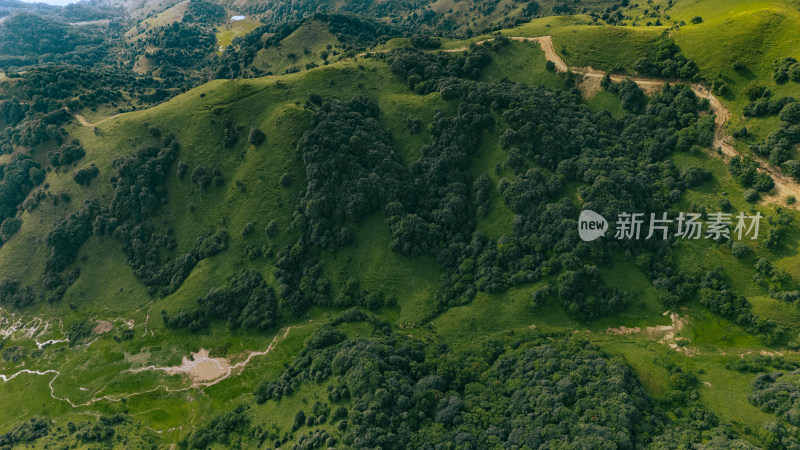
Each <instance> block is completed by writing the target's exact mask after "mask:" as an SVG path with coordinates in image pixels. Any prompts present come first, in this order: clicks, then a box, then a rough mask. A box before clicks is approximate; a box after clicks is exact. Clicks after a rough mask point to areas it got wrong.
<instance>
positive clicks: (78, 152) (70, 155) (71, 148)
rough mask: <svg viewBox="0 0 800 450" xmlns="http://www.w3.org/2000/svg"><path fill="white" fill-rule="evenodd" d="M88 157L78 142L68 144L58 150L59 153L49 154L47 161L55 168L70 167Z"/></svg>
mask: <svg viewBox="0 0 800 450" xmlns="http://www.w3.org/2000/svg"><path fill="white" fill-rule="evenodd" d="M84 156H86V151H85V150H84V149H83V147H82V146H81V143H80V142H78V141H77V140H73V141H72V142H69V143H66V144H64V145H62V146H61V147H59V148H58V151H54V152H49V153H48V154H47V160H48V162H50V164H51V165H52V166H54V167H57V166H68V165H70V164H72V163H74V162H75V161H77V160H79V159H81V158H83V157H84Z"/></svg>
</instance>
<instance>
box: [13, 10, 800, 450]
mask: <svg viewBox="0 0 800 450" xmlns="http://www.w3.org/2000/svg"><path fill="white" fill-rule="evenodd" d="M540 3H541V5H540V8H551V7H552V6H553V5H549V4H546V2H540ZM584 3H586V5H583V4H582V5H583V6H582V7H581V9H582V8H583V7H586V8H588V9H587V10H586V11H585V13H586V14H583V15H564V16H549V15H548V16H546V17H541V18H536V19H533V20H532V21H530V22H528V23H525V24H522V25H519V26H518V27H517V28H507V29H504V30H502V34H503V35H506V36H509V37H516V38H523V37H538V36H552V41H553V49H554V50H555V53H556V54H557V55H558V56H559V57H561V58H563V60H564V61H565V62H566V63H567V64H568V65H569V66H570V67H586V66H591V67H592V68H594V69H598V70H604V71H613V72H615V73H617V74H630V75H633V74H639V75H647V76H649V77H655V78H658V79H662V78H664V79H670V80H673V79H674V78H686V77H681V76H680V75H682V74H686V73H690V74H691V75H690V77H691V78H692V80H683V82H673V83H672V84H671V85H668V86H664V87H660V88H659V89H656V90H655V92H650V93H649V96H646V95H645V94H644V93H643V92H642V90H640V88H639V87H637V85H636V84H635V83H632V82H625V81H619V82H613V81H611V80H610V79H606V80H604V81H601V82H600V83H601V85H600V86H595V87H591V88H587V85H586V84H585V81H581V79H580V77H577V79H576V77H575V75H574V73H572V72H568V73H563V72H559V71H557V70H555V67H551V66H550V64H548V61H552V56H548V55H547V54H546V53H545V52H544V51H543V50H542V47H541V46H540V44H539V43H538V42H532V41H521V40H513V39H512V40H507V39H503V38H502V37H498V36H492V35H488V34H487V35H483V36H475V37H472V38H470V39H468V40H456V39H442V46H443V47H444V48H445V49H448V51H443V52H442V51H438V50H435V49H423V50H421V49H419V48H414V47H413V46H412V45H411V42H416V43H417V47H420V46H421V45H419V41H415V40H412V39H409V38H396V39H392V40H387V41H386V42H383V43H380V44H379V45H377V46H376V47H374V48H373V49H372V50H373V51H371V52H365V53H364V54H358V55H356V54H355V51H352V50H353V48H350V47H347V48H344V47H342V46H341V45H342V41H340V40H338V38H337V36H336V33H335V32H334V31H332V29H331V28H330V24H329V23H328V24H326V22H324V21H320V20H311V21H306V22H303V23H299V22H298V23H296V24H294V25H292V26H291V27H290V28H292V29H291V32H289V30H288V29H285V30H283V31H282V32H285V33H286V36H281V38H280V40H279V43H277V45H267V46H262V47H261V48H260V49H259V50H258V51H257V52H256V53H255V54H254V59H253V60H252V61H253V62H252V64H250V65H249V66H250V67H255V68H256V69H257V70H256V71H253V72H252V73H250V74H249V75H253V74H255V73H256V72H260V73H266V72H272V73H274V74H276V75H270V76H264V77H256V78H247V79H226V80H221V79H220V80H214V81H210V82H208V83H205V84H202V85H200V86H199V87H196V88H194V89H190V90H187V91H186V92H183V93H180V94H179V95H176V96H174V97H172V98H171V99H169V100H168V101H165V102H163V103H160V104H158V105H156V106H154V107H151V108H147V109H141V110H138V111H133V112H125V113H122V114H118V115H115V116H108V117H106V118H101V117H96V116H90V118H91V119H92V121H94V122H95V123H94V124H88V126H85V125H86V124H83V125H82V124H81V121H79V120H78V119H77V118H73V117H72V116H70V115H68V114H67V111H65V110H64V109H63V107H59V108H57V109H53V110H52V111H50V112H48V113H47V115H45V114H42V115H33V114H32V113H30V114H29V112H31V111H34V110H35V109H32V108H34V106H33V105H35V104H36V100H35V99H34V98H33V97H31V98H30V99H28V98H26V97H25V95H27V94H25V93H19V94H18V93H14V94H13V95H15V96H17V97H19V98H21V99H22V102H21V103H19V105H17V104H16V103H13V102H12V101H9V100H6V101H5V102H4V103H3V107H2V110H0V112H2V114H3V116H2V120H3V124H4V126H7V131H6V133H5V136H4V138H3V143H2V144H7V145H2V144H0V145H2V148H3V149H4V153H7V154H5V155H2V159H0V174H2V176H3V178H2V183H0V239H2V241H0V242H2V246H0V274H1V275H0V308H2V309H0V337H2V340H0V356H1V357H2V360H0V405H2V406H3V408H0V447H4V446H9V447H14V446H24V445H33V446H35V447H37V448H38V447H45V446H47V447H50V446H53V445H74V446H91V445H99V446H112V447H122V448H130V447H160V446H168V445H170V444H178V445H179V446H180V447H181V448H187V447H191V448H195V447H197V448H207V447H220V448H221V447H240V448H251V447H266V448H277V447H284V448H286V447H289V446H292V445H296V446H297V448H317V447H326V448H327V447H335V448H352V447H370V448H374V447H377V446H381V447H386V448H412V447H413V448H427V447H426V446H428V447H430V448H433V446H435V445H436V444H437V443H445V444H448V443H453V445H455V446H460V447H463V448H487V447H498V446H503V445H505V446H518V447H530V448H533V447H540V446H542V447H554V446H559V445H566V446H584V447H591V448H594V447H599V446H605V445H608V446H630V447H653V448H663V447H670V446H687V447H688V446H690V445H691V446H706V447H710V448H717V447H719V448H724V447H737V448H749V446H754V447H772V448H790V447H792V446H796V445H798V444H797V441H798V439H800V434H798V428H797V427H798V426H800V423H798V422H797V420H796V417H795V415H794V413H793V412H794V411H795V409H796V407H795V405H794V400H792V398H793V397H791V396H790V395H789V394H788V393H789V392H794V390H796V382H795V381H796V380H795V378H796V374H795V373H794V372H795V371H796V370H797V369H798V368H800V358H798V357H797V352H796V349H797V348H798V335H799V334H800V313H799V312H798V309H797V303H796V302H797V299H798V297H800V295H798V294H797V292H798V291H800V289H798V284H797V280H798V279H800V272H798V267H799V266H798V258H800V256H799V255H798V251H797V250H798V244H797V243H798V236H800V228H798V223H800V222H798V220H797V219H798V217H797V215H798V212H797V211H796V210H795V209H794V205H776V204H773V203H772V202H771V200H770V197H769V193H770V189H771V187H765V188H763V189H760V191H761V194H759V193H758V192H756V191H753V192H755V195H756V199H753V198H749V196H750V195H752V193H751V192H749V191H750V190H752V189H751V188H755V187H758V186H761V187H763V186H762V185H759V184H758V183H764V182H765V181H764V176H760V175H758V172H756V170H755V168H754V166H747V162H746V161H747V160H745V162H743V163H739V164H740V165H738V166H737V165H736V164H737V163H736V162H734V163H731V162H730V161H731V160H723V158H721V157H720V153H718V152H716V151H715V149H714V148H713V145H712V143H713V142H714V133H715V129H714V122H713V117H712V115H713V110H712V109H710V108H709V106H708V102H704V101H702V99H700V98H698V97H697V96H695V94H694V93H693V92H692V90H691V89H690V87H689V85H688V84H689V83H704V84H706V85H708V86H709V88H710V89H712V90H713V91H714V92H715V93H716V94H717V95H718V97H719V98H721V99H722V102H723V104H724V106H725V107H727V109H728V110H730V112H731V119H730V124H729V125H728V126H727V129H725V130H722V132H723V133H733V132H735V131H737V130H739V129H740V128H741V127H744V126H746V127H747V128H748V130H749V131H750V133H749V136H745V135H742V134H739V133H737V136H738V137H737V138H735V139H734V138H728V139H729V141H730V142H731V143H732V144H734V146H735V148H736V150H738V151H741V152H742V153H743V154H745V155H747V154H752V155H758V156H760V157H761V158H763V160H764V161H766V162H767V163H772V162H776V164H777V165H779V166H780V167H782V168H784V169H785V170H786V171H787V173H788V172H789V170H790V169H791V167H792V164H791V161H792V160H794V159H795V156H794V152H795V151H796V150H795V149H794V146H795V144H794V141H791V142H790V143H789V144H787V145H790V146H791V150H792V152H791V154H790V155H788V157H787V158H786V159H785V160H783V161H777V160H775V161H774V160H773V157H774V155H773V154H772V153H773V149H774V148H775V147H776V146H777V145H778V144H776V143H774V142H771V141H769V139H770V138H769V137H768V136H769V135H770V133H773V132H775V130H783V131H781V132H782V133H784V134H782V135H780V136H778V137H781V138H784V139H787V142H789V140H790V139H792V136H795V134H796V133H795V131H793V127H796V126H794V125H791V124H790V123H789V121H787V120H782V119H784V118H786V117H788V116H787V115H786V114H785V113H781V114H780V115H778V114H772V115H766V116H759V117H743V115H744V114H745V111H746V110H749V109H748V108H752V107H751V106H750V104H751V101H750V99H745V96H746V95H747V94H746V93H747V92H751V91H752V89H753V88H752V87H749V86H753V85H758V86H764V87H766V88H767V89H769V90H770V91H772V96H771V97H763V98H767V99H768V100H766V101H772V100H770V99H777V98H780V97H783V96H788V97H797V96H798V95H800V94H797V93H795V90H796V89H797V86H800V85H799V84H797V82H795V81H792V80H791V78H789V79H788V80H786V81H780V82H778V81H776V80H775V79H774V74H775V71H774V70H773V67H774V66H773V61H775V60H780V59H783V58H785V57H800V56H799V55H795V54H794V53H793V52H794V50H793V49H794V47H793V46H792V44H791V42H790V41H791V37H790V36H791V33H792V32H796V30H797V26H796V24H795V18H796V16H797V14H798V13H797V10H796V8H791V7H790V6H791V4H790V3H789V2H786V3H783V2H756V1H745V0H742V1H740V2H733V3H726V4H725V8H729V10H725V9H724V8H720V7H719V2H714V1H711V0H705V1H695V2H689V1H687V2H681V1H678V2H653V3H651V4H648V5H652V6H647V7H645V6H644V5H627V6H625V7H622V6H619V7H617V8H615V9H613V10H612V9H611V6H607V5H606V3H609V4H610V3H614V4H616V2H605V3H603V2H584ZM601 3H602V5H606V6H605V7H608V8H609V9H608V10H605V8H603V7H600V6H602V5H601ZM656 5H657V6H658V8H655V6H656ZM555 6H556V7H557V6H558V5H555ZM566 6H567V7H569V5H566ZM250 7H252V8H255V9H257V8H258V7H259V6H258V5H255V4H253V5H250ZM435 7H436V8H437V11H438V10H446V9H449V8H451V7H452V8H453V12H450V13H447V14H451V15H452V17H453V18H456V17H457V18H458V21H459V23H466V22H467V21H465V20H464V19H463V17H462V16H459V15H458V14H460V12H461V11H462V8H464V5H460V4H458V3H456V4H454V5H441V4H436V5H435ZM442 8H444V9H442ZM496 8H497V10H498V11H501V12H503V11H506V12H507V11H511V12H513V11H516V10H517V9H520V8H525V6H524V5H522V4H517V3H508V4H507V3H504V2H500V3H498V4H497V6H496ZM618 10H619V11H624V14H622V18H617V19H613V18H612V16H611V15H612V13H615V12H616V11H618ZM542 11H544V12H540V14H542V15H546V14H549V11H547V10H544V9H543V10H542ZM262 12H263V11H262ZM295 12H297V11H295ZM565 12H566V11H565ZM570 12H573V13H578V12H581V11H579V10H574V8H571V7H570ZM481 14H482V15H481V17H483V18H484V19H485V20H487V21H495V20H498V19H497V18H495V16H493V15H492V14H494V13H488V12H485V13H481ZM498 14H499V13H498ZM602 14H608V16H607V17H606V19H603V20H608V21H609V22H611V21H612V19H613V21H614V22H615V23H619V24H620V25H618V26H612V25H609V24H598V22H600V20H595V17H600V16H601V15H602ZM375 15H377V13H375ZM667 15H668V16H670V17H669V18H667V17H666V16H667ZM626 16H627V17H626ZM695 16H700V17H702V21H697V22H698V23H692V20H691V19H692V18H693V17H695ZM378 17H379V18H380V17H383V16H379V15H378ZM444 17H449V16H448V15H445V16H444ZM498 17H499V16H498ZM615 17H616V16H615ZM453 20H456V19H453ZM655 20H659V21H660V22H661V25H655V24H654V23H651V25H650V26H647V25H643V22H647V21H651V22H655ZM681 21H684V22H685V23H684V24H681ZM503 23H506V22H503ZM623 24H624V25H623ZM634 24H636V25H634ZM664 33H666V34H664ZM490 38H491V39H493V40H491V41H488V42H484V41H486V40H487V39H490ZM259 39H261V37H259ZM239 42H240V43H244V42H245V41H239ZM477 42H484V43H483V44H480V45H478V44H477ZM673 44H676V45H677V47H674V46H673ZM337 46H339V47H337ZM245 47H246V45H242V46H241V47H240V49H239V50H237V51H241V49H244V48H245ZM329 47H330V48H329ZM254 48H255V47H254ZM336 49H340V50H341V53H340V54H337V55H333V54H332V53H333V51H335V50H336ZM346 50H350V52H349V53H348V52H347V51H346ZM226 52H227V50H226ZM324 52H329V53H327V54H328V58H325V57H323V53H324ZM242 54H243V53H235V52H232V53H231V55H233V56H231V58H233V59H231V60H234V59H235V58H238V57H239V56H241V55H242ZM290 55H294V58H292V57H290ZM643 58H644V62H643V61H642V59H643ZM326 59H328V61H327V63H326ZM692 62H693V63H692ZM646 63H647V64H646ZM734 63H738V64H736V67H734ZM648 64H649V65H648ZM295 70H297V72H296V73H287V72H295ZM643 70H648V71H649V72H646V73H645V72H642V71H643ZM681 70H683V71H681ZM787 70H790V69H787ZM656 71H658V73H657V72H656ZM277 74H281V75H277ZM675 74H677V75H675ZM620 76H621V75H620ZM43 77H44V75H43ZM587 78H588V77H587ZM598 78H599V77H598ZM12 79H13V80H19V81H18V82H17V83H19V84H18V85H17V87H19V86H23V87H24V86H27V84H25V83H29V82H30V81H29V80H31V78H24V77H23V78H12ZM135 80H141V78H135ZM673 81H674V80H673ZM131 82H132V83H133V82H134V81H131ZM135 82H137V83H138V82H141V81H135ZM5 83H6V84H5V85H4V89H5V90H6V91H5V92H6V93H7V94H8V93H9V92H20V91H12V90H11V89H14V86H15V85H13V84H11V83H9V82H8V81H5ZM119 83H120V85H124V83H125V82H124V81H120V82H119ZM63 89H65V92H67V91H68V89H71V88H69V87H68V86H66V85H64V87H63ZM581 89H583V90H581ZM69 92H72V91H69ZM86 101H87V102H88V100H86ZM28 105H31V106H30V107H29V106H28ZM59 105H60V104H59ZM37 107H41V106H37ZM42 108H44V107H42ZM68 111H77V109H75V108H72V107H70V109H69V110H68ZM101 113H102V111H100V112H99V113H98V112H96V113H95V114H96V115H97V116H99V115H100V114H101ZM23 117H24V118H23ZM84 121H85V119H84ZM54 123H55V124H56V125H53V124H54ZM48 124H50V125H51V127H50V128H48V126H47V125H48ZM59 127H61V128H63V130H64V131H63V132H61V131H59ZM773 136H775V135H774V134H773ZM773 140H775V141H777V140H778V139H777V138H775V139H773ZM762 141H763V142H767V144H764V145H768V146H770V147H769V148H770V151H768V152H766V153H764V150H763V149H762V147H759V143H760V142H762ZM780 145H783V144H780ZM787 160H788V161H789V162H786V161H787ZM790 175H791V173H790ZM759 177H760V178H759ZM789 182H791V180H789V181H787V183H789ZM759 195H761V196H762V197H761V199H760V200H759V199H758V196H759ZM765 196H766V197H767V198H766V199H765V198H764V197H765ZM582 209H591V210H594V211H597V212H599V213H600V214H602V215H603V216H604V217H606V218H608V219H609V221H611V222H616V221H615V220H614V219H616V218H617V214H619V213H622V212H642V213H647V214H646V216H647V217H649V213H653V214H661V212H662V211H668V212H669V213H670V217H672V218H676V217H677V215H678V213H680V212H685V213H690V212H691V213H701V214H708V213H714V212H719V211H724V212H727V213H730V214H731V215H732V217H733V219H732V220H735V216H736V215H737V214H739V213H740V212H742V213H744V214H746V215H752V214H755V213H759V214H761V215H762V216H764V217H765V218H764V220H762V222H761V229H760V235H759V238H758V239H755V240H751V239H749V238H746V239H737V238H736V237H735V236H734V237H732V238H731V239H723V240H717V241H715V240H712V239H705V238H704V239H698V240H690V239H681V238H678V237H674V236H673V237H671V238H670V239H665V240H662V239H658V238H654V239H644V236H642V239H639V240H619V239H615V238H614V237H612V235H611V233H608V234H607V235H606V236H607V237H606V238H602V239H599V240H597V241H592V242H583V241H581V240H580V239H579V237H578V233H577V230H576V228H577V226H578V220H577V219H578V214H579V212H580V211H581V210H582ZM705 218H708V216H705ZM733 225H735V223H734V224H733ZM733 225H732V226H733ZM734 234H735V233H734ZM657 237H658V236H657Z"/></svg>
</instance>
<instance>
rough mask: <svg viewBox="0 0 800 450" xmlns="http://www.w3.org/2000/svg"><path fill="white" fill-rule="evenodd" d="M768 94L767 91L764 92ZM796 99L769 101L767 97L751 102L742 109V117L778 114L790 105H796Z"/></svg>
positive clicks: (787, 98) (782, 98) (784, 98)
mask: <svg viewBox="0 0 800 450" xmlns="http://www.w3.org/2000/svg"><path fill="white" fill-rule="evenodd" d="M765 92H767V93H768V92H769V91H765ZM796 102H797V99H795V98H793V97H781V98H776V99H771V98H770V97H769V95H765V96H762V97H759V98H757V99H756V100H753V101H752V102H750V103H749V104H747V106H745V107H744V111H743V113H744V115H745V116H749V117H764V116H772V115H775V114H779V113H780V112H781V110H783V108H784V107H785V106H787V105H789V104H790V103H796Z"/></svg>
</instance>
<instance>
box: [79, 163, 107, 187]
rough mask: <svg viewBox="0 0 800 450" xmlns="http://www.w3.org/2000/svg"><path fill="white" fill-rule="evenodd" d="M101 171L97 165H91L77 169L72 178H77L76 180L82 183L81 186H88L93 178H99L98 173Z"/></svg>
mask: <svg viewBox="0 0 800 450" xmlns="http://www.w3.org/2000/svg"><path fill="white" fill-rule="evenodd" d="M99 173H100V170H99V169H98V168H97V167H95V166H89V167H86V168H83V169H80V170H78V171H76V172H75V173H74V174H73V175H72V179H73V180H75V182H76V183H78V184H80V185H81V186H88V185H89V183H91V182H92V180H94V179H95V178H97V174H99Z"/></svg>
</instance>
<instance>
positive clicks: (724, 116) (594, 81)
mask: <svg viewBox="0 0 800 450" xmlns="http://www.w3.org/2000/svg"><path fill="white" fill-rule="evenodd" d="M508 38H509V39H511V40H513V41H518V42H536V43H538V44H539V46H540V47H541V48H542V51H544V55H545V58H546V59H547V60H548V61H551V62H553V64H555V67H556V71H558V72H566V71H571V72H574V73H576V74H579V75H580V80H579V81H578V87H579V88H580V89H581V91H582V92H584V94H585V95H588V96H591V95H592V94H594V93H596V92H598V91H599V90H600V89H601V87H600V82H601V81H602V79H603V77H605V76H606V72H604V71H602V70H597V69H594V68H592V67H570V66H568V65H567V63H566V62H565V61H564V60H563V59H562V58H561V56H559V54H558V53H557V52H556V50H555V48H554V47H553V38H552V37H551V36H536V37H527V36H508ZM493 40H494V38H491V39H485V40H482V41H478V42H476V44H479V45H480V44H483V43H486V42H491V41H493ZM468 49H469V47H466V46H465V47H459V48H453V49H447V50H444V51H445V52H449V53H453V52H462V51H466V50H468ZM388 51H389V50H382V51H376V52H364V53H359V54H357V55H356V57H364V56H366V55H367V54H369V53H371V54H375V53H386V52H388ZM609 76H610V78H611V80H612V81H615V82H620V81H623V80H631V81H633V82H634V83H636V84H637V85H638V86H639V87H640V88H641V89H642V90H643V91H645V93H648V94H649V93H653V92H656V91H658V90H659V89H661V87H662V86H663V85H664V84H665V83H686V82H685V81H681V80H666V79H659V78H647V77H635V76H628V75H613V74H612V75H609ZM689 86H690V87H691V88H692V90H693V91H694V93H695V94H696V95H697V96H698V97H700V98H704V99H707V100H708V102H709V105H710V106H711V110H712V111H713V112H714V114H715V115H716V119H715V129H714V141H713V146H714V147H715V148H718V149H719V150H720V151H721V153H722V158H723V160H725V161H727V160H729V159H730V158H732V157H734V156H742V154H741V153H740V152H739V151H738V150H736V148H735V147H734V146H733V145H731V144H730V141H731V138H730V136H729V135H728V134H727V132H726V131H725V124H727V122H728V119H729V118H730V112H729V111H728V109H727V108H726V107H725V106H724V105H723V104H722V103H721V102H720V101H719V99H718V98H717V97H716V96H714V94H712V93H711V91H709V90H708V88H706V87H705V86H703V85H701V84H699V83H689ZM65 109H66V111H67V112H70V111H69V109H68V108H65ZM71 114H72V115H73V116H74V117H75V119H76V120H77V121H78V123H80V124H81V125H82V126H85V127H95V126H97V125H100V124H101V123H103V122H106V121H108V120H111V119H114V118H115V117H118V116H120V115H121V114H115V115H113V116H110V117H106V118H105V119H102V120H100V121H98V122H96V123H90V122H89V121H88V120H86V118H85V117H83V116H82V115H80V114H78V113H71ZM710 153H711V154H716V152H713V151H712V152H710ZM748 156H749V157H750V158H752V159H753V160H754V161H756V162H757V163H758V165H759V168H758V170H759V172H763V173H766V174H768V175H769V176H770V177H772V180H773V181H774V183H775V188H774V189H773V191H772V194H771V195H764V196H763V198H764V200H766V201H768V202H772V203H776V204H779V205H781V206H787V207H789V208H793V209H796V210H798V211H800V202H798V203H795V204H794V205H786V197H788V196H790V195H792V196H794V197H795V198H796V199H797V200H798V201H800V184H798V182H797V181H795V180H794V179H792V178H791V177H789V176H787V175H786V174H784V173H783V171H782V170H781V169H780V168H778V167H773V166H771V165H770V164H769V162H768V161H767V160H766V159H764V158H763V157H761V156H759V155H755V154H750V155H748Z"/></svg>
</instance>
